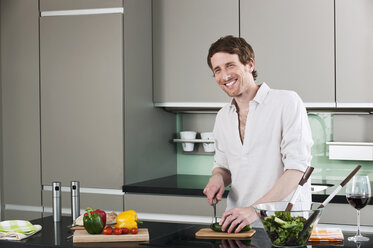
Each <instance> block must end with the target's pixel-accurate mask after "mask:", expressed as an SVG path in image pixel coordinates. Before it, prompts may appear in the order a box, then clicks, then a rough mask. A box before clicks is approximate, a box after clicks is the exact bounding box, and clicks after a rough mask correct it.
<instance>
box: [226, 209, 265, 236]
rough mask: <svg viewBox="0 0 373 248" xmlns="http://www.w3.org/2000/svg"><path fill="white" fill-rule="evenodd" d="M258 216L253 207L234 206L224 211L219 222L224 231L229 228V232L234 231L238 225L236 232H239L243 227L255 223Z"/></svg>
mask: <svg viewBox="0 0 373 248" xmlns="http://www.w3.org/2000/svg"><path fill="white" fill-rule="evenodd" d="M257 218H258V217H257V215H256V213H255V210H254V209H253V207H245V208H232V209H230V210H228V211H226V212H224V213H223V215H222V218H221V220H220V222H219V224H220V225H222V228H221V229H222V231H223V232H224V231H225V230H227V229H228V233H231V232H233V230H234V229H235V227H236V226H237V228H236V230H235V231H234V232H235V233H238V232H240V231H241V230H242V228H244V227H245V226H247V225H248V224H251V223H253V222H254V221H255V220H256V219H257ZM228 227H229V228H228Z"/></svg>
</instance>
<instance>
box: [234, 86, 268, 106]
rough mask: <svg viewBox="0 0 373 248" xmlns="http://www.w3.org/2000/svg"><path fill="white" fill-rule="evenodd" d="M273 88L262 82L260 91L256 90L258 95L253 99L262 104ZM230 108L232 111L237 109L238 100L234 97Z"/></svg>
mask: <svg viewBox="0 0 373 248" xmlns="http://www.w3.org/2000/svg"><path fill="white" fill-rule="evenodd" d="M270 89H271V88H269V86H268V85H267V84H266V83H264V82H263V83H262V84H261V85H260V86H259V89H258V91H257V92H256V95H255V97H254V99H253V101H255V102H257V103H258V104H261V103H263V102H264V99H265V98H266V96H267V95H268V93H269V90H270ZM230 109H231V110H232V111H236V102H235V100H234V98H232V101H231V104H230Z"/></svg>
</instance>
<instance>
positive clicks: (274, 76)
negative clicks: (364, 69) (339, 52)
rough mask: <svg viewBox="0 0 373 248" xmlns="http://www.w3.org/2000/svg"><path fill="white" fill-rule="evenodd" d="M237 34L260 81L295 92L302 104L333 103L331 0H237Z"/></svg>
mask: <svg viewBox="0 0 373 248" xmlns="http://www.w3.org/2000/svg"><path fill="white" fill-rule="evenodd" d="M240 3H241V8H240V10H241V25H240V26H241V36H242V37H243V38H245V39H246V41H247V42H248V43H249V44H251V45H252V46H253V49H254V51H255V56H256V69H257V71H258V78H257V81H258V83H261V82H266V83H267V84H268V85H269V86H270V87H272V88H278V89H288V90H294V91H296V92H297V93H298V94H299V95H300V96H301V98H302V99H303V101H304V102H305V103H306V106H309V107H312V106H325V107H333V106H334V105H335V103H334V102H335V96H334V15H333V13H334V11H333V10H334V5H333V0H315V1H307V0H285V1H276V0H270V1H261V0H241V2H240Z"/></svg>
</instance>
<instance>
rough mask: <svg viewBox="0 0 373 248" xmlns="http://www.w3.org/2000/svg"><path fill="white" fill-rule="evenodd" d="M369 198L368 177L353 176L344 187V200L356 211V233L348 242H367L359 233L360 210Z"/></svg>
mask: <svg viewBox="0 0 373 248" xmlns="http://www.w3.org/2000/svg"><path fill="white" fill-rule="evenodd" d="M370 197H371V190H370V181H369V177H368V176H354V177H353V178H352V180H351V181H350V182H349V183H348V184H347V186H346V198H347V201H348V203H349V204H350V205H351V206H353V207H354V208H356V210H357V233H356V235H355V236H353V237H349V238H348V241H354V242H360V241H368V240H369V238H368V237H364V236H362V235H361V233H360V209H362V208H363V207H365V206H366V205H367V204H368V202H369V200H370Z"/></svg>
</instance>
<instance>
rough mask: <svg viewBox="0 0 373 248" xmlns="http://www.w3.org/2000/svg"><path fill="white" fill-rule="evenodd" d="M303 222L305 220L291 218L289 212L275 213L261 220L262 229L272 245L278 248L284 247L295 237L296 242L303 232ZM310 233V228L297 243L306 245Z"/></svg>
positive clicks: (298, 217)
mask: <svg viewBox="0 0 373 248" xmlns="http://www.w3.org/2000/svg"><path fill="white" fill-rule="evenodd" d="M305 222H306V219H305V218H303V217H301V216H297V217H292V216H291V215H290V212H280V211H278V212H275V215H273V216H270V217H264V219H263V225H264V229H265V230H266V232H267V233H268V235H269V237H270V239H271V241H272V243H273V244H274V245H278V246H285V245H286V243H287V241H288V240H289V239H290V238H292V237H295V238H296V239H297V240H298V235H299V233H300V232H301V231H302V230H303V226H304V223H305ZM311 231H312V226H310V227H309V228H308V230H307V231H306V233H305V234H304V235H303V237H302V238H301V239H300V240H298V242H297V243H298V244H304V243H306V242H307V239H308V237H309V235H310V234H311ZM298 244H296V245H298Z"/></svg>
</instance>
